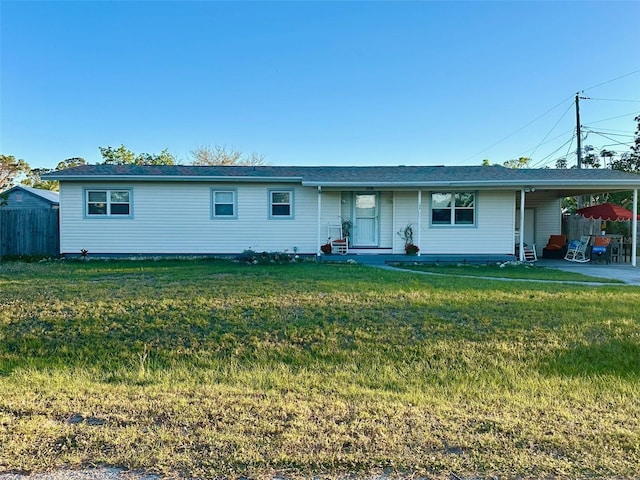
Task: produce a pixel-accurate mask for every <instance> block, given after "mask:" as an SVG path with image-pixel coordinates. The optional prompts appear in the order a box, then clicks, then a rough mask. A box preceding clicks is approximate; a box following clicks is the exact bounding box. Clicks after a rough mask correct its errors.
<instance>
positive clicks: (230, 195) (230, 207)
mask: <svg viewBox="0 0 640 480" xmlns="http://www.w3.org/2000/svg"><path fill="white" fill-rule="evenodd" d="M211 205H212V212H211V216H212V218H238V216H237V213H236V208H237V207H236V191H235V190H212V191H211Z"/></svg>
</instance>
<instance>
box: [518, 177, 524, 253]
mask: <svg viewBox="0 0 640 480" xmlns="http://www.w3.org/2000/svg"><path fill="white" fill-rule="evenodd" d="M519 242H520V245H519V248H518V260H520V261H521V262H524V188H521V189H520V238H519Z"/></svg>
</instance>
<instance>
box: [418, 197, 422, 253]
mask: <svg viewBox="0 0 640 480" xmlns="http://www.w3.org/2000/svg"><path fill="white" fill-rule="evenodd" d="M421 249H422V190H418V256H420V250H421Z"/></svg>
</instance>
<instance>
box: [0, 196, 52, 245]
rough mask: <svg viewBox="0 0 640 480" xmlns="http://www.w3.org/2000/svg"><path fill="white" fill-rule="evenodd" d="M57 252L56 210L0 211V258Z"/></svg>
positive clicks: (0, 209) (1, 209)
mask: <svg viewBox="0 0 640 480" xmlns="http://www.w3.org/2000/svg"><path fill="white" fill-rule="evenodd" d="M59 253H60V227H59V215H58V210H57V209H56V210H47V209H42V208H39V209H35V208H28V209H3V208H0V256H20V255H45V256H57V255H59Z"/></svg>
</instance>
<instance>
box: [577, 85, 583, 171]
mask: <svg viewBox="0 0 640 480" xmlns="http://www.w3.org/2000/svg"><path fill="white" fill-rule="evenodd" d="M576 132H577V134H578V151H577V154H578V168H582V138H581V137H582V132H581V131H580V95H579V94H578V93H576Z"/></svg>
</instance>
